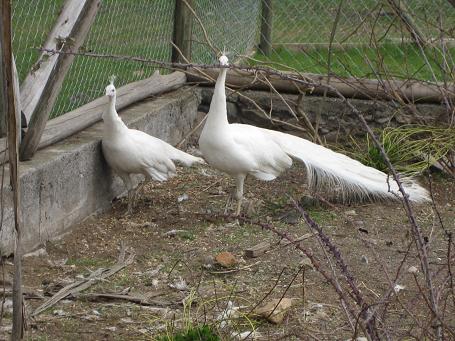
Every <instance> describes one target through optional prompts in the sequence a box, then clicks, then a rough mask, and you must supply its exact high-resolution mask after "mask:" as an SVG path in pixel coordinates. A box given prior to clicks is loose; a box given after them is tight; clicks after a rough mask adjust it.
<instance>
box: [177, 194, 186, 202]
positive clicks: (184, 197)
mask: <svg viewBox="0 0 455 341" xmlns="http://www.w3.org/2000/svg"><path fill="white" fill-rule="evenodd" d="M188 198H189V196H188V194H186V193H183V194H182V195H181V196H179V197H178V198H177V201H178V202H182V201H186V200H188Z"/></svg>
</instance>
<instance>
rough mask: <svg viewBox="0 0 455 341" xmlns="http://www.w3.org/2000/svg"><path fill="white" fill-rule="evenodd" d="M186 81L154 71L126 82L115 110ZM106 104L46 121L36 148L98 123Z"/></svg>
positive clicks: (2, 146) (93, 104)
mask: <svg viewBox="0 0 455 341" xmlns="http://www.w3.org/2000/svg"><path fill="white" fill-rule="evenodd" d="M185 83H186V76H185V74H184V73H183V72H173V73H171V74H169V75H163V76H161V75H159V74H158V73H156V74H154V75H153V76H152V77H149V78H147V79H144V80H140V81H137V82H134V83H130V84H127V85H125V86H122V87H120V88H118V89H117V110H121V109H123V108H125V107H127V106H128V105H131V104H133V103H135V102H138V101H141V100H143V99H145V98H147V97H150V96H154V95H158V94H160V93H163V92H168V91H171V90H175V89H178V88H180V87H181V86H182V85H184V84H185ZM106 105H107V100H106V98H105V97H104V96H103V97H100V98H97V99H95V100H94V101H92V102H90V103H87V104H85V105H83V106H82V107H79V108H77V109H75V110H73V111H70V112H68V113H66V114H64V115H62V116H59V117H57V118H54V119H52V120H50V121H48V122H47V123H46V128H45V129H44V132H43V135H42V137H41V141H40V143H39V144H38V149H42V148H45V147H47V146H50V145H52V144H54V143H56V142H58V141H61V140H63V139H64V138H66V137H68V136H71V135H74V134H76V133H78V132H79V131H81V130H83V129H85V128H87V127H89V126H91V125H92V124H94V123H96V122H98V121H99V120H101V116H102V115H103V112H104V110H105V109H106ZM5 146H6V140H5V139H4V138H3V139H0V155H2V152H3V151H4V150H5ZM6 161H7V160H6ZM1 162H2V160H0V164H1Z"/></svg>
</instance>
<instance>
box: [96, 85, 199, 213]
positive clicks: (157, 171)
mask: <svg viewBox="0 0 455 341" xmlns="http://www.w3.org/2000/svg"><path fill="white" fill-rule="evenodd" d="M106 96H107V97H108V108H107V110H106V111H105V112H104V113H103V121H104V132H103V140H102V150H103V154H104V157H105V159H106V161H107V163H108V164H109V165H110V166H111V167H112V168H113V170H114V171H115V172H116V173H117V174H118V176H120V178H121V179H122V180H123V183H124V184H125V186H126V188H127V190H128V213H129V214H131V213H132V211H133V206H134V201H135V197H136V189H135V188H134V182H133V180H132V179H131V175H132V174H143V175H144V176H145V177H146V179H148V180H149V179H154V180H158V181H166V180H167V179H169V178H170V177H172V176H174V175H175V174H176V168H175V164H174V161H177V162H179V163H181V164H183V165H184V166H187V167H189V166H191V165H193V164H195V163H196V164H197V163H199V164H203V163H205V161H204V160H203V159H201V158H199V157H195V156H193V155H190V154H187V153H185V152H182V151H181V150H178V149H177V148H174V147H173V146H171V145H170V144H169V143H167V142H164V141H162V140H160V139H158V138H156V137H153V136H150V135H148V134H146V133H144V132H142V131H140V130H135V129H129V128H128V127H127V126H126V125H125V123H123V121H122V119H121V118H120V117H119V116H118V114H117V111H116V109H115V103H116V96H117V92H116V89H115V86H114V84H113V80H112V81H111V83H110V84H109V85H108V86H107V87H106Z"/></svg>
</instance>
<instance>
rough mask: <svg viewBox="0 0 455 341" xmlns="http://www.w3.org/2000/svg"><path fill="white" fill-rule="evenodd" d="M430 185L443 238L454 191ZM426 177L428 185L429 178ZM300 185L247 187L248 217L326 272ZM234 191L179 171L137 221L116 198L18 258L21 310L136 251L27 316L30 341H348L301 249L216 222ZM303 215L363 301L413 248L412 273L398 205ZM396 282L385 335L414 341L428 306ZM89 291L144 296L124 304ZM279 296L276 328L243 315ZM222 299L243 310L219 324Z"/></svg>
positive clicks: (439, 183) (299, 174)
mask: <svg viewBox="0 0 455 341" xmlns="http://www.w3.org/2000/svg"><path fill="white" fill-rule="evenodd" d="M433 179H434V180H433V181H434V185H433V187H434V196H435V202H436V206H437V208H438V211H439V213H440V215H441V219H442V221H443V224H444V226H445V228H446V229H448V230H451V231H453V230H454V221H455V184H454V182H453V180H450V179H448V178H445V177H444V176H441V175H437V174H435V175H434V176H433ZM421 180H422V181H421V182H422V183H423V184H424V185H426V186H428V181H426V179H421ZM304 183H305V172H304V169H303V167H301V166H297V165H296V166H294V167H293V168H292V169H291V170H289V171H288V172H286V173H285V174H283V175H282V176H281V177H280V178H278V179H276V180H275V181H272V182H261V181H258V180H255V179H252V178H249V179H247V181H246V187H245V189H246V198H247V199H248V202H247V203H246V204H245V205H244V208H243V211H244V212H247V213H248V215H249V216H251V217H253V218H254V219H256V220H260V221H262V222H269V223H270V224H272V225H273V226H275V227H277V228H278V229H279V230H281V231H286V232H287V233H289V234H290V235H292V236H294V237H295V238H297V237H300V236H304V235H306V238H305V239H304V240H303V241H302V245H303V247H305V248H306V249H310V250H312V251H313V252H314V254H315V255H316V256H317V257H318V258H319V260H320V261H321V266H323V267H324V268H325V269H327V271H328V272H330V267H329V265H328V263H327V261H326V260H325V259H324V253H323V251H322V248H321V247H320V245H319V243H318V241H317V239H316V238H315V237H314V236H311V234H309V233H311V232H312V231H311V230H310V229H309V228H308V227H307V225H306V223H305V222H304V221H303V220H302V219H301V217H300V216H299V214H298V213H297V212H296V211H295V209H294V208H293V206H292V204H291V202H290V199H289V196H290V197H293V198H296V199H299V198H302V197H303V196H305V195H308V194H309V192H308V190H307V188H306V186H305V185H304ZM232 184H233V182H232V181H231V180H229V179H228V178H227V177H226V176H224V175H222V174H221V173H218V172H216V171H214V170H212V169H210V168H208V167H199V168H192V169H183V168H180V169H179V174H178V176H177V177H175V178H173V179H172V180H171V181H168V182H166V183H158V182H152V183H149V184H148V185H147V186H146V188H145V191H144V193H143V196H142V197H141V198H140V200H139V202H138V206H137V207H136V210H135V212H134V214H133V215H132V216H129V217H128V216H125V212H126V200H125V199H124V198H123V199H120V200H116V201H114V202H113V204H112V209H111V210H109V211H108V212H105V213H103V214H100V215H98V216H95V217H90V218H89V219H87V220H86V221H84V222H83V223H81V224H79V225H78V226H76V227H75V228H74V229H73V230H72V232H70V233H68V234H67V235H65V236H64V237H63V238H61V239H60V240H58V241H53V242H48V243H47V244H46V247H45V249H42V250H40V251H39V252H38V254H36V255H34V256H31V257H27V258H25V260H24V281H25V287H26V288H25V291H26V297H28V299H27V300H26V303H27V307H28V311H29V312H31V311H33V309H35V308H37V307H38V306H39V305H41V304H42V303H43V302H44V301H45V300H47V299H49V297H50V295H52V294H55V293H56V292H57V291H58V290H59V289H61V288H62V287H63V286H66V285H68V284H70V283H73V282H74V281H78V280H79V281H80V280H84V278H86V277H87V276H89V275H90V274H91V273H93V272H94V271H96V270H97V269H99V268H109V267H112V266H113V265H114V264H115V263H116V262H117V258H118V256H119V252H120V249H121V247H122V245H123V246H124V247H125V249H126V257H128V256H130V255H134V259H133V261H132V263H131V264H130V265H127V266H126V267H125V268H123V269H121V270H120V271H118V272H117V273H115V274H114V275H112V276H110V277H108V278H106V279H103V280H95V281H93V285H92V286H90V287H89V288H88V289H86V290H84V291H82V292H81V293H80V294H79V295H76V297H74V296H73V297H72V296H70V297H66V298H65V299H63V300H61V301H59V302H58V303H57V304H55V305H54V306H52V307H51V308H49V309H47V310H45V311H44V312H42V313H41V314H39V315H37V316H35V317H33V318H31V319H29V325H28V331H27V333H26V339H28V340H151V339H152V340H153V339H156V338H157V337H158V336H160V335H166V334H168V335H169V334H172V332H173V331H175V330H180V329H185V328H188V327H189V326H197V325H202V324H204V323H207V324H210V325H212V326H213V328H214V329H216V330H217V331H218V333H219V334H220V335H221V337H222V339H226V340H229V339H236V336H235V333H239V332H245V331H247V332H248V331H253V330H255V332H254V335H255V336H256V339H262V340H272V339H274V340H280V339H283V340H285V339H286V340H287V339H289V340H307V339H308V340H311V339H315V340H346V339H348V338H349V337H350V336H351V335H352V334H353V333H352V329H351V327H350V325H349V323H348V321H347V319H346V316H345V313H344V311H343V308H342V307H341V305H340V302H339V300H338V297H337V296H336V294H335V292H334V290H333V289H332V287H331V286H330V284H328V282H327V281H326V280H324V278H323V277H322V276H321V275H320V274H319V273H318V272H317V271H315V270H311V269H306V270H305V272H304V273H303V271H301V264H302V260H303V259H304V257H303V255H302V253H301V252H300V251H297V250H296V249H295V248H294V247H293V246H292V245H291V246H289V245H285V244H286V243H283V241H281V242H280V238H279V237H277V236H276V235H274V234H273V233H272V232H270V231H268V230H266V229H262V228H261V227H259V226H257V225H254V224H251V223H246V222H243V221H242V220H240V221H236V220H235V219H233V218H232V217H226V216H224V215H223V211H224V206H225V203H226V198H227V193H228V191H229V188H230V186H231V185H232ZM307 201H308V200H307ZM306 205H307V210H308V211H309V213H310V215H311V216H312V217H313V219H314V220H315V221H317V222H318V223H319V224H320V225H321V226H322V227H323V228H324V231H325V232H326V233H327V235H328V236H329V237H331V238H332V239H333V240H334V242H335V244H336V245H337V246H338V247H339V249H340V250H341V253H342V255H343V257H344V259H345V260H346V262H347V263H348V266H349V269H350V271H351V272H352V273H353V274H354V277H355V278H356V283H357V285H358V287H359V288H360V290H361V292H362V294H363V295H364V296H365V298H366V299H367V300H369V301H370V302H375V301H377V300H379V299H380V297H381V296H382V295H383V294H384V293H385V292H386V291H387V290H388V289H389V287H390V286H389V282H388V280H387V276H386V275H385V273H386V272H387V273H388V274H389V275H390V276H391V277H392V278H393V277H394V275H395V273H396V269H397V268H398V266H399V265H400V263H401V262H402V260H403V257H404V255H405V254H406V251H407V248H408V246H409V245H411V246H410V248H411V251H410V252H409V254H408V255H407V256H406V259H405V261H404V262H403V268H404V269H407V268H409V267H410V266H416V267H417V268H418V267H419V265H418V264H419V263H418V260H417V258H416V254H415V251H414V248H413V243H412V242H411V239H410V234H409V224H408V223H407V219H406V216H405V214H404V210H403V208H402V206H401V204H400V203H398V202H389V203H374V204H356V205H350V206H346V205H341V204H334V205H327V204H324V203H322V204H318V203H316V204H311V203H310V204H308V203H306ZM415 211H416V215H417V221H418V223H419V224H420V226H421V227H422V229H423V232H424V235H425V237H426V238H427V242H428V245H429V250H431V251H430V261H431V262H433V264H435V266H437V264H438V262H439V263H444V260H447V257H446V254H447V242H446V241H445V238H444V234H443V231H442V229H441V228H440V227H439V223H438V218H437V215H436V214H435V211H434V210H433V209H432V207H431V205H423V206H416V207H415ZM261 242H269V243H270V245H271V246H270V247H269V248H268V249H267V252H266V253H265V254H261V255H259V256H258V257H256V258H248V257H246V256H245V255H244V251H245V249H247V248H249V247H252V246H254V245H256V244H259V243H261ZM224 251H226V252H230V253H231V254H233V255H234V256H235V258H236V261H237V263H236V264H234V265H233V266H232V267H230V268H225V267H222V266H220V265H219V264H218V263H217V262H216V261H215V260H214V257H215V256H216V255H218V254H220V253H221V252H224ZM4 269H5V270H4V273H5V275H6V277H8V276H9V275H10V274H11V272H12V266H11V264H10V263H6V265H5V266H4ZM337 274H338V273H337ZM417 276H421V274H420V273H418V274H417ZM398 282H399V284H400V285H402V286H403V287H404V288H403V289H402V290H400V291H399V292H397V293H396V296H397V297H398V298H399V299H400V300H399V301H400V302H402V304H403V305H402V306H400V305H399V304H398V303H397V300H393V302H391V303H390V307H389V309H390V310H389V313H388V315H387V321H386V323H385V324H386V325H387V328H389V332H390V330H392V333H393V334H392V337H393V339H400V338H404V337H405V336H409V335H416V337H418V336H419V335H421V334H419V333H420V332H421V329H420V328H419V323H420V322H421V321H423V320H425V314H424V311H423V310H424V308H422V309H423V310H420V308H421V307H422V306H425V303H424V302H423V300H422V299H421V296H420V294H419V290H418V288H416V286H415V283H414V280H413V276H412V274H410V273H408V272H406V271H405V270H404V271H403V273H402V275H401V277H400V278H399V280H398ZM95 294H119V295H128V297H136V298H139V299H138V300H137V301H136V302H128V301H125V300H120V299H118V297H117V298H115V297H104V298H102V297H100V295H95ZM281 297H285V298H291V299H292V306H291V307H290V309H289V310H287V312H286V314H285V316H284V320H283V321H282V322H281V323H279V324H272V323H270V322H268V321H266V320H265V319H263V318H260V317H257V316H254V315H253V314H251V313H250V312H251V310H252V309H253V308H254V307H255V306H256V305H258V304H260V303H261V302H262V303H261V304H263V303H267V302H270V301H271V300H272V299H274V298H275V299H280V298H281ZM139 301H140V302H139ZM229 301H230V302H232V304H233V305H234V306H235V307H239V309H238V313H237V314H232V315H231V319H230V320H229V321H228V322H226V323H222V321H221V320H220V318H219V316H220V314H222V313H223V311H225V309H226V307H227V306H228V302H229ZM6 303H8V300H7V302H6ZM403 307H406V309H408V310H409V311H411V312H415V315H414V316H417V320H418V321H417V322H416V320H414V319H413V318H411V317H410V316H409V315H408V314H406V313H403V311H404V310H405V309H404V308H403ZM419 307H420V308H419ZM6 308H8V307H6ZM450 311H451V312H450ZM454 312H455V310H454V307H453V306H452V305H450V303H449V304H448V305H447V306H446V307H445V313H446V314H447V316H450V315H455V314H454ZM217 318H218V320H217ZM10 319H11V316H10V314H9V313H8V309H6V317H5V318H3V321H2V322H1V323H2V325H1V329H0V339H3V338H8V337H9V336H8V333H9V329H8V327H7V325H8V324H9V322H10V321H11V320H10ZM419 319H422V320H419ZM452 323H453V321H452ZM224 324H226V326H224V328H222V327H223V325H224ZM408 339H409V338H408Z"/></svg>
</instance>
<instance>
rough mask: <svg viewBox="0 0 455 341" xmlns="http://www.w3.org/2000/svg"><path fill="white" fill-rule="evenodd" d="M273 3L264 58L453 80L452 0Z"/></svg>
mask: <svg viewBox="0 0 455 341" xmlns="http://www.w3.org/2000/svg"><path fill="white" fill-rule="evenodd" d="M271 8H272V13H273V20H272V23H271V25H272V27H273V29H272V37H271V40H272V41H271V43H272V46H273V47H272V53H271V54H270V55H269V56H267V57H266V56H263V55H261V54H259V55H257V57H258V58H259V59H261V60H268V61H272V62H277V63H281V64H284V65H286V66H288V67H291V68H295V69H297V70H299V71H303V72H313V73H321V74H327V73H328V72H330V73H333V74H336V75H339V76H355V77H367V78H390V77H398V78H406V79H413V78H416V79H420V80H425V81H436V80H438V81H441V80H444V79H445V78H446V77H450V76H452V77H451V78H452V80H453V68H454V62H453V60H454V57H455V50H454V46H455V44H454V43H455V41H454V38H455V36H454V34H455V7H454V6H453V5H452V4H451V3H450V2H449V1H448V0H435V1H431V2H429V1H424V0H409V1H402V0H382V1H372V0H345V1H343V0H318V1H299V0H273V1H272V4H271ZM268 24H270V23H268ZM416 38H417V40H418V39H420V38H421V39H422V42H423V44H422V46H423V48H421V47H420V46H419V45H418V44H416V43H415V40H416ZM329 48H330V53H329Z"/></svg>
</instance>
